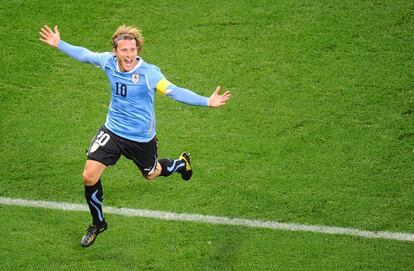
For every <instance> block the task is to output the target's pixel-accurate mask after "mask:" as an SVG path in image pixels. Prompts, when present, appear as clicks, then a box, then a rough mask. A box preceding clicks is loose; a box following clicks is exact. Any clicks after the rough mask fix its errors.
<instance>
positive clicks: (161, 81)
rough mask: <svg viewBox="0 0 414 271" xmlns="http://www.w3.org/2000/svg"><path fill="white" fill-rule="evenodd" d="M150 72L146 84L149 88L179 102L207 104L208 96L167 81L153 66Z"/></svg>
mask: <svg viewBox="0 0 414 271" xmlns="http://www.w3.org/2000/svg"><path fill="white" fill-rule="evenodd" d="M153 67H154V70H153V72H151V74H150V76H149V79H148V85H149V87H150V89H152V90H154V91H157V92H159V93H161V94H163V95H166V96H167V97H169V98H171V99H173V100H176V101H178V102H181V103H185V104H189V105H198V106H208V98H207V97H204V96H201V95H198V94H196V93H194V92H193V91H191V90H188V89H185V88H181V87H178V86H176V85H174V84H173V83H171V82H170V81H168V80H167V79H166V78H165V76H164V75H163V74H162V73H161V71H160V70H159V69H158V68H157V67H155V66H153Z"/></svg>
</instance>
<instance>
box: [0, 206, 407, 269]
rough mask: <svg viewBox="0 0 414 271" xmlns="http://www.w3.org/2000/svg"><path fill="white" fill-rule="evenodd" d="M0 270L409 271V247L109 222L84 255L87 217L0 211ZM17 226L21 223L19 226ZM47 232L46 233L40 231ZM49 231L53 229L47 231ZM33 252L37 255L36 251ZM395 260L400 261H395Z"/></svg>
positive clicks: (205, 227)
mask: <svg viewBox="0 0 414 271" xmlns="http://www.w3.org/2000/svg"><path fill="white" fill-rule="evenodd" d="M0 215H1V216H2V217H4V216H7V217H8V218H9V219H8V220H7V221H4V222H3V223H1V224H0V237H1V239H2V241H3V242H2V243H1V244H0V249H1V251H2V256H3V257H2V261H1V263H0V268H1V269H2V270H57V266H58V269H59V270H97V269H98V270H336V269H338V270H409V269H411V268H413V267H414V264H413V262H412V260H411V256H412V244H410V243H403V242H399V241H385V240H366V239H361V238H355V237H347V236H332V235H315V234H313V233H299V232H295V233H291V232H283V231H281V232H279V231H272V230H260V229H250V228H242V227H234V226H217V225H204V224H198V223H186V222H185V223H183V222H166V221H158V220H152V219H141V218H125V217H120V216H115V215H108V218H109V219H110V221H111V224H110V225H109V228H108V230H107V231H106V232H105V233H103V234H102V235H100V236H99V237H98V240H97V241H96V243H95V244H94V245H93V246H92V247H90V248H87V249H84V248H82V247H80V246H79V244H78V242H74V241H73V240H77V241H78V239H79V238H78V237H79V232H80V231H83V230H84V228H83V227H82V221H84V220H85V219H86V217H87V216H88V214H87V213H74V212H64V211H53V210H39V209H32V208H24V207H9V206H8V207H4V206H0ZM21 221H26V222H25V223H21ZM45 224H46V225H51V226H49V227H48V230H47V232H45V231H44V228H43V227H39V225H45ZM52 225H55V226H52ZM34 248H35V249H34ZM395 255H398V257H395ZM16 259H18V260H16Z"/></svg>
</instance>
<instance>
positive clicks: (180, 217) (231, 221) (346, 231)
mask: <svg viewBox="0 0 414 271" xmlns="http://www.w3.org/2000/svg"><path fill="white" fill-rule="evenodd" d="M0 204H3V205H16V206H26V207H36V208H46V209H57V210H65V211H89V209H88V206H87V205H83V204H75V203H64V202H51V201H42V200H25V199H16V198H5V197H0ZM103 211H104V213H107V214H117V215H122V216H134V217H146V218H155V219H162V220H172V221H190V222H199V223H206V224H221V225H235V226H244V227H251V228H266V229H273V230H286V231H302V232H315V233H326V234H338V235H348V236H358V237H363V238H380V239H391V240H400V241H411V242H412V241H414V233H406V232H388V231H377V232H374V231H364V230H359V229H354V228H342V227H329V226H322V225H303V224H292V223H281V222H277V221H261V220H250V219H239V218H228V217H221V216H207V215H197V214H179V213H171V212H163V211H151V210H144V209H130V208H117V207H109V206H107V207H104V208H103Z"/></svg>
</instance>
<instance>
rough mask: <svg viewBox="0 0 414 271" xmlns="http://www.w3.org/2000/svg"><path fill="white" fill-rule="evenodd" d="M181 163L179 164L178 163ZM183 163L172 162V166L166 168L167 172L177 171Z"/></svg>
mask: <svg viewBox="0 0 414 271" xmlns="http://www.w3.org/2000/svg"><path fill="white" fill-rule="evenodd" d="M177 162H178V163H177ZM180 162H181V163H180ZM184 165H185V162H184V161H182V160H174V163H173V164H172V166H170V167H167V170H168V171H169V172H176V171H177V169H179V168H180V167H182V166H184Z"/></svg>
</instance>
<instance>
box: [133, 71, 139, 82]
mask: <svg viewBox="0 0 414 271" xmlns="http://www.w3.org/2000/svg"><path fill="white" fill-rule="evenodd" d="M138 81H139V74H138V73H134V74H132V82H134V83H135V84H136V83H138Z"/></svg>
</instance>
